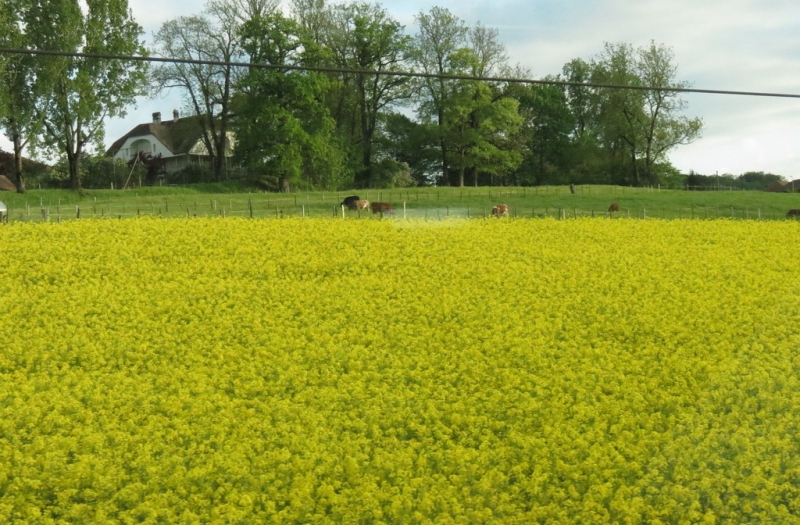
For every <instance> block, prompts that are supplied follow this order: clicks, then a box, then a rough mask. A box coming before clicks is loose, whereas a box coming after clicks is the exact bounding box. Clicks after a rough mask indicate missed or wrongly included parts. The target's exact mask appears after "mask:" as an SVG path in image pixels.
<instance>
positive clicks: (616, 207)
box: [608, 202, 619, 211]
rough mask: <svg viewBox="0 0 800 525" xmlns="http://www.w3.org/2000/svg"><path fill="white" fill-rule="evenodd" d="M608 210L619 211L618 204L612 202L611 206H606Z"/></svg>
mask: <svg viewBox="0 0 800 525" xmlns="http://www.w3.org/2000/svg"><path fill="white" fill-rule="evenodd" d="M608 211H619V204H617V203H616V202H612V203H611V206H609V207H608Z"/></svg>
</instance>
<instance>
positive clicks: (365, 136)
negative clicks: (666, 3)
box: [0, 0, 702, 192]
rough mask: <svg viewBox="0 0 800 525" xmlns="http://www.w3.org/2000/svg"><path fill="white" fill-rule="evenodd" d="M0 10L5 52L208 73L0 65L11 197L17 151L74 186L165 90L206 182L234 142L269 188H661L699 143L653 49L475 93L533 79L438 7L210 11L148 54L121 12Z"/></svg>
mask: <svg viewBox="0 0 800 525" xmlns="http://www.w3.org/2000/svg"><path fill="white" fill-rule="evenodd" d="M0 7H1V8H2V11H1V12H0V46H2V47H7V48H17V49H32V50H55V51H65V52H78V53H95V54H113V55H143V56H148V55H150V56H158V57H165V58H170V59H178V60H185V59H190V60H200V61H208V62H213V63H214V64H198V63H196V62H188V61H184V62H171V63H167V62H161V63H157V64H150V65H149V67H148V64H147V63H146V62H142V61H136V60H119V59H105V58H86V57H83V58H81V57H66V56H63V57H62V56H43V55H35V56H34V55H25V54H20V55H13V54H9V55H3V56H0V66H2V69H0V75H2V77H1V78H0V79H1V80H2V85H1V86H0V102H1V103H2V104H1V105H0V117H1V118H2V120H1V121H0V124H1V125H2V127H3V129H4V131H5V133H6V135H7V136H8V138H9V140H10V141H11V143H12V144H13V149H14V151H13V153H14V157H15V159H16V162H15V166H16V167H15V169H14V179H15V183H16V184H17V187H18V189H19V191H22V192H24V191H25V175H24V173H23V170H22V163H21V159H22V154H23V151H24V149H25V148H30V149H31V150H33V151H38V150H43V151H48V152H57V153H58V154H59V156H60V158H61V159H62V161H61V165H62V167H63V171H64V173H65V178H68V180H69V185H70V186H71V187H72V188H74V189H76V190H80V189H81V188H82V183H83V176H82V173H83V172H84V170H82V168H81V159H82V157H84V156H86V155H87V151H92V150H94V151H99V152H102V150H103V146H102V143H103V140H104V138H105V137H104V122H105V119H106V118H107V117H119V116H123V115H124V114H125V112H126V110H127V108H128V107H129V106H130V105H131V104H132V103H133V102H134V101H135V98H136V97H137V96H141V95H145V94H150V95H151V96H155V95H156V94H157V93H161V92H163V91H165V90H171V89H176V90H179V92H180V93H181V95H182V98H183V101H184V108H183V110H184V114H185V113H186V112H188V113H189V114H190V115H196V116H198V117H199V119H198V120H199V121H200V123H201V126H202V128H203V129H202V131H203V133H202V141H203V143H204V145H205V149H206V150H207V151H208V153H209V157H210V170H211V172H212V178H214V179H217V180H219V179H222V178H223V176H224V173H225V171H226V170H227V169H228V167H229V163H226V159H225V151H226V149H227V148H229V147H230V146H231V142H233V145H234V148H233V159H232V160H233V162H232V164H233V165H235V166H237V167H239V168H240V169H243V170H244V172H246V173H248V174H249V176H251V177H258V178H261V179H263V180H265V181H269V183H270V184H271V185H272V186H273V187H275V188H276V189H280V190H281V191H285V190H289V189H294V188H297V189H339V188H367V187H397V186H410V185H429V184H436V185H450V186H465V185H474V186H477V185H485V184H491V185H502V184H513V185H537V184H565V183H575V184H590V183H603V184H632V185H643V184H658V183H665V184H666V183H668V182H669V181H670V180H673V179H674V178H675V177H679V176H680V174H679V173H678V172H677V170H676V169H675V168H674V167H672V166H671V165H670V163H669V160H668V158H667V154H668V152H670V151H671V150H673V149H674V148H676V147H678V146H680V145H683V144H688V143H690V142H692V141H693V140H695V139H697V138H698V137H699V136H700V133H701V129H702V120H701V119H700V118H690V117H687V116H685V115H684V111H685V109H686V102H685V101H683V100H682V99H681V98H680V93H679V92H677V91H672V90H670V89H663V88H676V89H679V88H683V87H687V86H688V83H687V82H685V81H680V80H678V79H677V65H676V62H675V57H674V54H673V52H672V50H671V49H670V48H669V47H667V46H665V45H663V44H656V43H655V42H651V43H650V44H649V45H646V46H642V47H634V46H632V45H630V44H625V43H606V44H605V45H604V47H603V48H602V50H601V51H600V52H599V53H598V54H596V55H595V56H592V57H589V58H576V59H573V60H571V61H570V62H569V63H567V64H565V65H564V67H563V69H562V71H561V72H560V73H559V74H556V75H552V76H549V77H547V78H546V79H545V80H550V81H553V82H555V83H553V84H538V83H537V84H531V83H520V82H509V81H500V80H486V78H492V79H497V78H531V73H530V71H528V70H526V69H524V68H523V67H521V66H519V65H513V64H511V62H510V59H509V57H508V54H507V52H506V49H505V46H504V45H503V43H502V42H501V40H500V35H499V32H498V31H497V30H496V29H492V28H488V27H486V26H483V25H481V24H476V25H472V26H470V25H468V24H467V23H465V22H464V21H463V20H461V19H460V18H458V16H456V15H455V14H453V13H452V12H450V11H449V10H447V9H445V8H441V7H433V8H431V9H430V10H428V11H423V12H420V13H418V14H417V15H416V17H415V22H416V26H417V28H418V30H417V32H416V33H415V34H410V33H409V32H407V31H406V28H404V27H403V26H402V25H401V24H400V23H399V22H398V21H397V20H396V19H394V18H393V17H392V15H391V14H390V13H389V12H388V11H387V10H386V9H385V8H384V7H383V6H381V5H380V4H378V3H369V2H350V3H345V4H332V3H328V2H326V0H292V2H291V9H290V14H288V15H287V14H284V12H283V11H282V10H280V9H279V8H278V3H277V1H276V0H208V2H207V3H206V4H205V7H204V10H203V11H202V12H201V13H200V14H197V15H190V16H181V17H177V18H175V19H172V20H167V21H165V22H164V23H163V24H162V26H161V27H160V29H159V30H158V31H157V32H156V33H155V35H154V38H153V44H152V46H147V45H146V44H145V42H144V40H143V30H142V28H141V26H139V25H138V24H137V22H136V21H135V20H134V18H133V15H132V13H131V11H130V9H129V7H128V4H127V2H126V1H125V0H0ZM233 63H249V64H252V66H249V67H247V66H245V67H243V66H239V65H234V64H233ZM258 66H269V67H258ZM298 68H300V69H298ZM326 69H327V70H326ZM371 72H382V73H402V72H414V73H421V74H424V76H416V77H414V76H407V75H395V74H374V73H371ZM448 75H450V76H452V75H459V76H469V77H471V78H470V79H468V80H455V79H449V78H446V76H448ZM559 81H562V82H565V84H558V83H557V82H559ZM566 83H568V84H566ZM586 83H592V84H606V85H619V86H632V87H637V88H640V89H608V88H597V87H589V86H586V85H580V84H586ZM647 87H652V88H656V89H646V88H647ZM641 88H644V89H641ZM658 88H660V89H658Z"/></svg>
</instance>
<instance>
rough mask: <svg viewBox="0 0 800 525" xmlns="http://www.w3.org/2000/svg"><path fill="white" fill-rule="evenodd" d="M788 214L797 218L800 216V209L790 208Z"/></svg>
mask: <svg viewBox="0 0 800 525" xmlns="http://www.w3.org/2000/svg"><path fill="white" fill-rule="evenodd" d="M786 216H787V217H794V218H795V219H797V218H798V217H800V210H799V209H794V210H789V212H788V213H787V214H786Z"/></svg>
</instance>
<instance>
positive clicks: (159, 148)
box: [114, 135, 175, 162]
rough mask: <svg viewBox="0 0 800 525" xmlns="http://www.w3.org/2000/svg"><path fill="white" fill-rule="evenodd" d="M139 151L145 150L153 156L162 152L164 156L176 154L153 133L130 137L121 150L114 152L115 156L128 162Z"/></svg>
mask: <svg viewBox="0 0 800 525" xmlns="http://www.w3.org/2000/svg"><path fill="white" fill-rule="evenodd" d="M145 145H146V146H145ZM143 146H145V147H143ZM138 151H145V152H147V153H150V154H151V155H153V156H155V155H158V154H159V153H160V154H161V156H162V157H164V158H168V157H174V156H175V155H173V154H172V152H171V151H170V150H169V149H168V148H167V147H166V146H164V144H162V143H161V141H160V140H158V139H157V138H155V137H154V136H153V135H146V136H144V137H130V138H129V139H127V140H126V141H125V143H124V144H122V147H120V148H119V151H117V152H116V153H115V154H114V158H115V159H122V160H124V161H125V162H128V161H129V160H131V159H132V158H133V156H134V155H135V154H136V153H137V152H138Z"/></svg>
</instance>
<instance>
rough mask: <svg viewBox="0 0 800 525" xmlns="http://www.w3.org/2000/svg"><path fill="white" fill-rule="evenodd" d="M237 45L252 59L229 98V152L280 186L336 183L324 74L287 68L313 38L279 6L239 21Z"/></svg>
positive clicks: (310, 49) (337, 165)
mask: <svg viewBox="0 0 800 525" xmlns="http://www.w3.org/2000/svg"><path fill="white" fill-rule="evenodd" d="M242 36H243V45H244V48H245V49H246V51H247V52H248V54H249V55H250V57H251V61H252V62H253V63H255V64H263V65H269V66H287V68H285V69H284V68H280V67H272V68H252V69H251V70H250V72H249V74H248V75H247V77H246V78H244V79H243V80H242V82H241V88H242V89H241V91H240V92H239V93H238V94H237V95H236V97H235V99H234V107H235V108H236V118H235V122H234V124H235V129H236V137H237V147H236V152H235V155H236V157H237V158H238V159H241V161H242V162H243V163H244V164H245V165H246V166H248V167H249V168H254V169H257V170H259V171H261V172H265V173H270V174H274V175H275V176H277V178H278V187H279V188H280V189H281V191H288V190H289V189H290V187H291V185H293V184H296V183H298V182H301V181H302V182H303V183H305V184H306V185H307V186H310V187H317V188H325V189H334V188H337V187H339V186H341V185H342V182H343V178H344V177H343V172H344V169H343V166H342V164H343V163H342V153H341V150H340V148H339V147H338V144H337V141H336V139H335V136H334V133H333V132H334V129H335V124H334V122H333V120H332V119H331V118H330V116H329V113H328V110H327V108H326V107H325V106H324V104H323V103H322V102H321V99H322V95H323V93H324V92H325V90H326V89H327V87H328V79H327V78H326V77H325V76H324V75H322V74H320V73H315V72H311V71H297V70H292V69H290V67H292V66H302V65H304V60H305V57H306V56H307V55H314V53H315V50H316V47H317V46H316V44H315V43H314V41H313V40H311V39H309V38H307V36H306V33H305V32H304V31H303V30H302V29H301V28H300V27H299V26H298V25H297V23H296V22H295V21H294V20H291V19H288V18H286V17H284V16H283V15H282V14H280V13H279V12H275V13H273V14H271V15H266V16H256V17H255V18H253V19H251V20H250V21H248V22H247V23H245V24H244V25H243V26H242Z"/></svg>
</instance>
